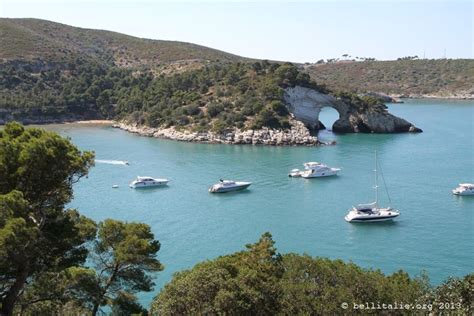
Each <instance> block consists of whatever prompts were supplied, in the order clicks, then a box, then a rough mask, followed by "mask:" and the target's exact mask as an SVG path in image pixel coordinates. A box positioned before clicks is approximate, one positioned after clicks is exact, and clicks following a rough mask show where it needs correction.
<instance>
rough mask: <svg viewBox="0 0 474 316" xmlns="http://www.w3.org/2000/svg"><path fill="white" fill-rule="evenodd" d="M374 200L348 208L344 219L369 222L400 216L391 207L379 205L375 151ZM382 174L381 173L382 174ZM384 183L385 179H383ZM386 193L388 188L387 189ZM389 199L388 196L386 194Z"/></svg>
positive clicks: (353, 221)
mask: <svg viewBox="0 0 474 316" xmlns="http://www.w3.org/2000/svg"><path fill="white" fill-rule="evenodd" d="M374 172H375V185H374V190H375V202H373V203H369V204H359V205H357V206H353V207H352V208H351V209H349V213H348V214H347V215H346V216H345V217H344V219H345V220H346V221H348V222H350V223H357V222H359V223H361V222H363V223H370V222H384V221H391V220H393V219H394V218H395V217H398V216H400V212H399V211H398V210H396V209H393V208H391V207H379V203H378V200H379V196H378V185H377V182H378V181H377V180H378V176H377V152H375V170H374ZM382 176H383V175H382ZM383 182H384V184H385V180H384V181H383ZM387 195H388V190H387ZM388 199H389V201H390V196H388Z"/></svg>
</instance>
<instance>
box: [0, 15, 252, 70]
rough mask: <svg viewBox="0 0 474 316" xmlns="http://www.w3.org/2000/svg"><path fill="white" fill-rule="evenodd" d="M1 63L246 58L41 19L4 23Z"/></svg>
mask: <svg viewBox="0 0 474 316" xmlns="http://www.w3.org/2000/svg"><path fill="white" fill-rule="evenodd" d="M0 39H1V42H2V45H0V60H1V59H4V60H38V59H39V60H42V61H46V62H49V63H53V62H68V61H71V60H74V59H75V58H76V57H78V56H81V57H83V58H84V57H88V58H90V59H93V60H99V61H101V62H106V63H115V65H119V66H122V67H158V66H159V65H162V64H163V63H172V62H179V61H187V60H199V61H215V60H221V61H236V60H244V58H242V57H239V56H236V55H232V54H229V53H226V52H222V51H219V50H216V49H211V48H208V47H204V46H200V45H195V44H191V43H183V42H175V41H161V40H149V39H142V38H137V37H133V36H128V35H124V34H120V33H115V32H110V31H102V30H92V29H84V28H78V27H72V26H69V25H65V24H60V23H55V22H50V21H46V20H39V19H7V18H1V19H0Z"/></svg>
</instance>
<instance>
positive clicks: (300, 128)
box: [113, 120, 334, 146]
mask: <svg viewBox="0 0 474 316" xmlns="http://www.w3.org/2000/svg"><path fill="white" fill-rule="evenodd" d="M290 124H291V129H289V130H275V129H271V128H262V129H259V130H239V129H237V128H233V129H229V130H227V131H226V132H224V133H214V132H211V131H204V132H193V131H189V130H177V129H176V128H174V127H169V128H152V127H147V126H141V125H138V124H136V123H129V122H124V121H122V122H118V123H116V124H114V125H113V127H115V128H119V129H122V130H124V131H127V132H130V133H135V134H138V135H141V136H148V137H156V138H162V139H170V140H177V141H184V142H196V143H207V144H234V145H237V144H249V145H270V146H319V145H326V143H324V142H321V141H320V140H319V139H318V138H317V137H315V136H312V135H311V134H310V132H309V130H308V128H306V126H305V125H304V124H303V123H302V122H299V121H296V120H291V122H290ZM328 144H334V143H328Z"/></svg>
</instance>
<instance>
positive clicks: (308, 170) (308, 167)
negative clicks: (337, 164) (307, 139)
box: [288, 161, 341, 178]
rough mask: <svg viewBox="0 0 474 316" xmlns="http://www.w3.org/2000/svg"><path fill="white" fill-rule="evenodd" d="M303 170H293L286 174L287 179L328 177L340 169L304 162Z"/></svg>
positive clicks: (318, 163) (313, 162)
mask: <svg viewBox="0 0 474 316" xmlns="http://www.w3.org/2000/svg"><path fill="white" fill-rule="evenodd" d="M303 165H304V168H305V170H299V169H293V170H291V171H290V173H289V174H288V176H289V177H303V178H319V177H329V176H335V175H337V173H338V172H339V171H341V169H340V168H331V167H328V166H326V165H325V164H322V163H320V162H315V161H312V162H305V163H304V164H303Z"/></svg>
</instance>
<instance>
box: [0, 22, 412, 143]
mask: <svg viewBox="0 0 474 316" xmlns="http://www.w3.org/2000/svg"><path fill="white" fill-rule="evenodd" d="M0 30H1V33H0V35H1V37H0V38H1V40H2V43H5V45H2V46H1V47H0V57H1V58H2V60H3V62H0V124H1V123H2V122H3V123H4V122H7V121H11V120H18V121H21V122H23V123H52V122H65V121H76V120H87V119H102V118H108V119H114V120H120V121H122V122H127V123H128V124H129V125H128V126H132V128H135V127H136V125H138V126H143V127H147V128H155V129H158V131H160V132H161V131H163V130H164V129H171V130H170V132H171V136H169V137H170V138H173V139H174V138H182V139H185V138H183V137H184V136H183V137H182V136H176V135H175V134H174V133H175V132H181V131H185V132H192V133H195V134H193V135H194V136H193V139H199V140H202V139H203V136H202V135H201V134H203V133H208V136H209V135H211V134H212V135H211V136H209V137H207V138H206V140H205V141H209V139H210V138H211V139H214V138H215V137H217V138H218V139H220V138H221V136H222V135H227V136H225V138H226V139H227V138H230V141H231V142H234V141H235V137H234V136H235V134H234V136H232V135H230V134H231V133H233V132H234V133H239V135H241V136H242V139H243V140H242V141H244V142H251V143H254V142H261V141H262V142H264V143H265V142H267V143H269V144H276V143H278V144H317V143H318V142H317V140H316V139H315V137H312V136H311V137H310V132H309V131H308V129H307V128H306V127H305V126H304V124H303V123H302V122H304V120H302V117H301V116H300V115H299V114H303V117H307V116H308V115H306V114H304V112H307V111H309V112H311V113H313V114H314V115H313V114H311V115H309V116H310V117H311V120H310V121H311V122H310V124H308V122H305V124H307V126H308V127H310V128H314V129H317V128H319V127H320V125H319V120H318V115H319V110H318V108H319V109H320V108H321V107H323V106H333V107H335V108H336V109H337V110H338V112H339V114H340V118H339V120H338V121H337V122H336V123H335V125H334V126H333V130H335V131H336V130H337V131H340V132H376V133H386V132H408V131H420V130H419V129H418V128H415V127H414V126H412V124H410V123H409V122H407V121H405V120H403V119H399V118H396V117H394V116H392V115H390V114H389V113H388V112H387V111H386V107H385V106H384V105H383V103H382V102H381V101H380V100H377V99H375V98H373V97H369V96H365V97H359V96H357V95H356V94H354V93H346V92H344V91H338V90H334V92H333V91H331V90H329V89H326V88H325V87H324V86H322V85H320V84H318V83H317V82H315V81H314V80H311V78H310V76H309V75H308V74H307V73H305V72H304V71H302V70H301V67H300V66H297V65H293V64H291V63H281V62H269V61H265V60H264V61H255V60H249V59H244V58H241V57H238V56H235V55H231V54H227V53H224V52H221V51H217V50H213V49H210V48H206V47H202V46H198V45H194V44H187V43H180V42H168V41H155V40H146V39H139V38H135V37H131V36H127V35H123V34H118V33H113V32H108V31H100V30H88V29H82V28H76V27H71V26H67V25H63V24H58V23H53V22H48V21H43V20H35V19H1V20H0ZM303 88H304V89H303ZM305 89H306V90H305ZM289 94H292V95H293V96H295V98H292V101H289V99H288V95H289ZM310 95H311V96H310ZM308 97H309V98H313V99H312V101H311V102H310V103H311V104H312V105H314V106H315V108H308V109H306V110H301V109H302V108H306V107H307V106H306V103H307V102H306V101H305V100H307V98H308ZM321 98H322V99H326V101H325V102H326V103H325V104H319V105H318V104H317V103H319V102H320V100H321ZM313 101H314V102H313ZM292 102H293V104H292ZM328 102H329V103H328ZM328 104H329V105H328ZM298 113H299V114H298ZM369 113H370V114H371V115H367V114H369ZM127 128H128V127H127ZM269 130H271V131H272V132H269ZM168 131H169V130H168ZM247 131H248V132H249V134H248V133H247ZM252 131H259V132H258V133H260V132H261V133H263V134H261V133H260V134H259V136H255V134H252V133H253V132H252ZM274 131H278V133H274ZM209 133H211V134H209ZM146 134H149V132H146ZM250 134H252V137H253V136H255V137H253V138H252V137H250V136H251V135H250ZM186 137H187V136H186ZM194 137H195V138H194ZM186 139H187V138H186ZM245 139H246V140H245ZM203 141H204V140H203ZM218 141H220V140H218Z"/></svg>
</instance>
